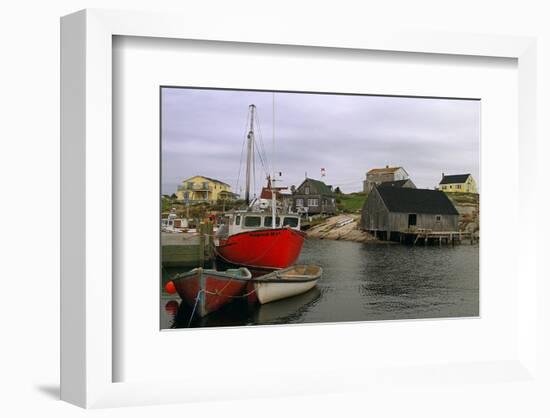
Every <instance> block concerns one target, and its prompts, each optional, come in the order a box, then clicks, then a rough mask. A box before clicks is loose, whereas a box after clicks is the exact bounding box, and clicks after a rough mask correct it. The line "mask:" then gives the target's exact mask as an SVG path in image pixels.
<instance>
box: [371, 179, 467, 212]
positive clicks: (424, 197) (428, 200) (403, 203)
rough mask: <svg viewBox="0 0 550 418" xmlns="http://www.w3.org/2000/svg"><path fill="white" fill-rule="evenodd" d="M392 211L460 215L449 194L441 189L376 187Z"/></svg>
mask: <svg viewBox="0 0 550 418" xmlns="http://www.w3.org/2000/svg"><path fill="white" fill-rule="evenodd" d="M376 189H377V191H378V193H379V194H380V197H381V198H382V200H383V201H384V204H385V205H386V207H387V208H388V210H389V211H390V212H405V213H430V214H435V215H458V212H457V210H456V208H455V207H454V205H453V204H452V202H451V200H450V199H449V198H448V197H447V195H446V194H445V193H444V192H442V191H439V190H429V189H410V188H407V187H378V186H377V187H376Z"/></svg>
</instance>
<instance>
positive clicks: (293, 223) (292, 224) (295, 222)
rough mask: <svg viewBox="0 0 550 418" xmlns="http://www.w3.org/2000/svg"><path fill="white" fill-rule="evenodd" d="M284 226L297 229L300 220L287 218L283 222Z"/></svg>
mask: <svg viewBox="0 0 550 418" xmlns="http://www.w3.org/2000/svg"><path fill="white" fill-rule="evenodd" d="M283 226H290V227H291V228H296V227H297V226H298V218H294V217H285V219H284V220H283Z"/></svg>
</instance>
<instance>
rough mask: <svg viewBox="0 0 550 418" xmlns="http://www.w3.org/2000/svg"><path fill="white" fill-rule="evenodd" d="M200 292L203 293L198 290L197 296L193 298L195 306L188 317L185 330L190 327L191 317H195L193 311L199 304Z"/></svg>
mask: <svg viewBox="0 0 550 418" xmlns="http://www.w3.org/2000/svg"><path fill="white" fill-rule="evenodd" d="M201 292H203V290H202V289H199V291H198V292H197V296H196V297H195V305H194V306H193V311H192V312H191V316H190V317H189V322H187V328H189V327H190V326H191V322H192V321H193V316H195V310H196V309H197V305H198V304H199V300H200V296H201Z"/></svg>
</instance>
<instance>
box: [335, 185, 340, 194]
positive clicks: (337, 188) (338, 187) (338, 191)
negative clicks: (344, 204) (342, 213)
mask: <svg viewBox="0 0 550 418" xmlns="http://www.w3.org/2000/svg"><path fill="white" fill-rule="evenodd" d="M334 193H336V194H342V190H340V186H336V189H334Z"/></svg>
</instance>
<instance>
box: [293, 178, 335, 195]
mask: <svg viewBox="0 0 550 418" xmlns="http://www.w3.org/2000/svg"><path fill="white" fill-rule="evenodd" d="M306 181H307V182H309V184H311V185H312V186H314V187H315V189H317V193H319V194H322V195H329V196H334V191H333V190H332V189H331V188H330V186H327V185H326V184H325V183H323V182H322V181H320V180H315V179H310V178H309V177H308V178H306V179H305V180H304V181H303V182H302V184H300V185H299V186H298V187H297V189H299V188H300V187H302V185H303V184H304V183H305V182H306Z"/></svg>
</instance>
